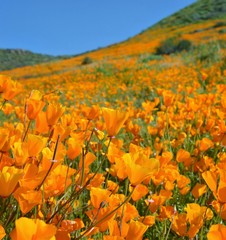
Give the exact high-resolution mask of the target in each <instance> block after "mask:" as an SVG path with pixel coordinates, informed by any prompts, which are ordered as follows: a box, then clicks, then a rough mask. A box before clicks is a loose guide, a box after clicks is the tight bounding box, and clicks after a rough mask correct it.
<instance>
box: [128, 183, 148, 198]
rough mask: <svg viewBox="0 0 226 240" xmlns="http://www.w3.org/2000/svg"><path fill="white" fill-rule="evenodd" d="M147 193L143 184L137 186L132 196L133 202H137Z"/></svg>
mask: <svg viewBox="0 0 226 240" xmlns="http://www.w3.org/2000/svg"><path fill="white" fill-rule="evenodd" d="M147 193H148V188H147V187H146V186H145V185H143V184H138V185H137V186H136V187H135V189H134V192H133V194H132V199H133V201H138V200H139V199H141V198H142V197H143V196H145V195H146V194H147Z"/></svg>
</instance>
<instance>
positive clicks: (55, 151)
mask: <svg viewBox="0 0 226 240" xmlns="http://www.w3.org/2000/svg"><path fill="white" fill-rule="evenodd" d="M59 140H60V135H58V137H57V141H56V146H55V149H54V152H53V158H52V163H51V165H50V168H49V170H48V172H47V173H46V175H45V177H44V178H43V180H42V182H41V184H40V185H39V186H38V187H37V190H39V189H40V188H41V186H42V184H43V183H44V182H45V180H46V178H47V177H48V175H49V173H50V171H51V170H52V168H53V165H54V163H55V162H54V160H55V158H56V153H57V149H58V144H59Z"/></svg>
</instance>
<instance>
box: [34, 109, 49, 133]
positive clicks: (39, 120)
mask: <svg viewBox="0 0 226 240" xmlns="http://www.w3.org/2000/svg"><path fill="white" fill-rule="evenodd" d="M35 130H36V131H37V132H38V133H47V132H48V131H49V126H48V122H47V119H46V113H45V112H43V111H40V112H39V113H38V115H37V117H36V123H35Z"/></svg>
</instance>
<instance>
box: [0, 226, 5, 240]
mask: <svg viewBox="0 0 226 240" xmlns="http://www.w3.org/2000/svg"><path fill="white" fill-rule="evenodd" d="M5 235H6V234H5V229H4V228H3V226H2V225H0V240H1V239H3V238H4V237H5Z"/></svg>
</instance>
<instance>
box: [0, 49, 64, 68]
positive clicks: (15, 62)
mask: <svg viewBox="0 0 226 240" xmlns="http://www.w3.org/2000/svg"><path fill="white" fill-rule="evenodd" d="M68 57H69V56H51V55H47V54H39V53H33V52H31V51H28V50H24V49H0V71H3V70H9V69H13V68H19V67H24V66H32V65H35V64H40V63H45V62H51V61H56V60H62V59H65V58H68Z"/></svg>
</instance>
